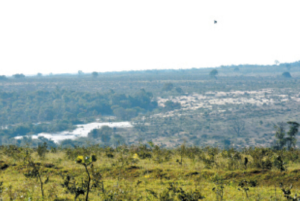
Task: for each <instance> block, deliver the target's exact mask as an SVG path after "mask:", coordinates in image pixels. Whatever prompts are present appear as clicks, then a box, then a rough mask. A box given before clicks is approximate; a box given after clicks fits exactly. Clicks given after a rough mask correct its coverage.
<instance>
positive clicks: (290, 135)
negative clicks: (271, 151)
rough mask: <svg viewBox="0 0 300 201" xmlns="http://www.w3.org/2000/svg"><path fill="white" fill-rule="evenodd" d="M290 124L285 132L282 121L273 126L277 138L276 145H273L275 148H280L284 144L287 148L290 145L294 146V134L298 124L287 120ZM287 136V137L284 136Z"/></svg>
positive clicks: (296, 131) (295, 140) (290, 146)
mask: <svg viewBox="0 0 300 201" xmlns="http://www.w3.org/2000/svg"><path fill="white" fill-rule="evenodd" d="M287 123H288V124H289V125H290V129H289V131H288V132H287V133H286V132H285V128H284V123H279V124H278V125H276V126H275V128H276V133H275V137H276V139H277V141H276V145H275V146H274V148H275V149H279V150H280V149H282V148H283V147H284V146H285V145H287V148H288V150H290V149H291V148H292V147H295V146H296V142H297V139H296V135H297V133H298V131H299V130H298V128H299V126H300V124H299V123H297V122H293V121H289V122H287ZM286 136H287V137H286Z"/></svg>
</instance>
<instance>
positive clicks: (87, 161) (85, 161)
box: [76, 155, 97, 201]
mask: <svg viewBox="0 0 300 201" xmlns="http://www.w3.org/2000/svg"><path fill="white" fill-rule="evenodd" d="M95 161H97V158H96V155H92V156H91V157H89V156H85V157H84V156H78V157H77V159H76V162H77V163H79V164H81V165H83V166H84V168H85V171H86V173H87V175H88V178H87V189H86V197H85V200H86V201H88V199H89V192H90V183H91V180H92V178H91V175H90V172H89V170H88V166H91V168H93V162H95Z"/></svg>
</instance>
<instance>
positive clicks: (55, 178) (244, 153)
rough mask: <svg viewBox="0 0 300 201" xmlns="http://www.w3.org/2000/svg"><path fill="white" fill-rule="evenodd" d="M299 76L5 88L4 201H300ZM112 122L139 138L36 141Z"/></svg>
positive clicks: (161, 74)
mask: <svg viewBox="0 0 300 201" xmlns="http://www.w3.org/2000/svg"><path fill="white" fill-rule="evenodd" d="M299 75H300V63H299V62H295V63H292V64H281V65H270V66H250V65H241V66H223V67H220V68H216V69H195V68H194V69H189V70H151V71H141V72H120V73H97V72H93V73H92V74H85V73H83V72H82V71H79V73H78V75H51V76H50V75H49V76H43V75H41V74H38V75H37V76H31V77H29V76H24V75H23V74H16V75H14V76H13V77H12V78H8V77H5V76H0V86H1V88H0V108H1V110H0V120H1V121H0V122H1V130H0V143H1V144H2V146H1V147H0V153H1V155H0V156H1V159H0V168H1V177H0V197H1V198H2V199H3V200H57V201H58V200H107V201H109V200H161V201H163V200H167V201H170V200H186V201H188V200H191V201H193V200H299V199H300V198H298V197H297V195H298V196H299V193H300V188H299V187H300V185H299V181H298V180H299V178H300V176H299V172H300V165H299V163H300V159H299V156H300V155H299V154H300V152H299V149H298V148H299V145H300V140H299V136H298V127H299V124H298V123H297V122H299V115H300V112H299V111H300V110H299V109H300V93H299V90H300V87H299V86H300V85H299V84H300V80H299ZM111 121H114V122H119V121H130V123H131V124H132V125H133V126H132V127H126V128H110V127H108V126H105V127H102V128H97V129H93V130H91V131H90V132H89V133H88V135H87V136H86V137H81V138H77V139H74V140H70V139H68V140H64V141H61V142H60V143H55V142H54V141H51V140H50V139H46V138H43V137H39V138H38V139H32V138H31V135H33V134H38V133H42V132H46V133H50V134H51V133H55V132H59V131H66V132H68V131H72V130H74V129H75V128H76V126H77V125H78V124H85V123H89V122H111ZM16 136H23V138H22V139H21V138H18V139H15V137H16ZM295 194H297V195H295Z"/></svg>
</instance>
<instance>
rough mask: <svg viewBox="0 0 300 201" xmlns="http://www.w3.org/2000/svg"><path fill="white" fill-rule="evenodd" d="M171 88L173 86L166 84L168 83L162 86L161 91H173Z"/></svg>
mask: <svg viewBox="0 0 300 201" xmlns="http://www.w3.org/2000/svg"><path fill="white" fill-rule="evenodd" d="M173 87H174V86H173V84H172V83H170V82H168V83H165V84H164V86H163V88H162V90H163V91H171V90H172V89H173Z"/></svg>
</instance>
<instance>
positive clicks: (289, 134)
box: [286, 121, 300, 150]
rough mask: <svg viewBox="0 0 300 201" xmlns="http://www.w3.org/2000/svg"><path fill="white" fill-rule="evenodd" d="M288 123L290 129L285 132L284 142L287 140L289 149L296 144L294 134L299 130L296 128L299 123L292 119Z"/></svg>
mask: <svg viewBox="0 0 300 201" xmlns="http://www.w3.org/2000/svg"><path fill="white" fill-rule="evenodd" d="M288 124H289V125H290V130H289V131H288V132H287V138H286V142H287V148H288V150H290V149H291V148H292V147H295V146H296V141H297V139H296V135H297V133H298V132H299V131H298V128H299V126H300V125H299V124H298V123H297V122H293V121H289V122H288Z"/></svg>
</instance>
